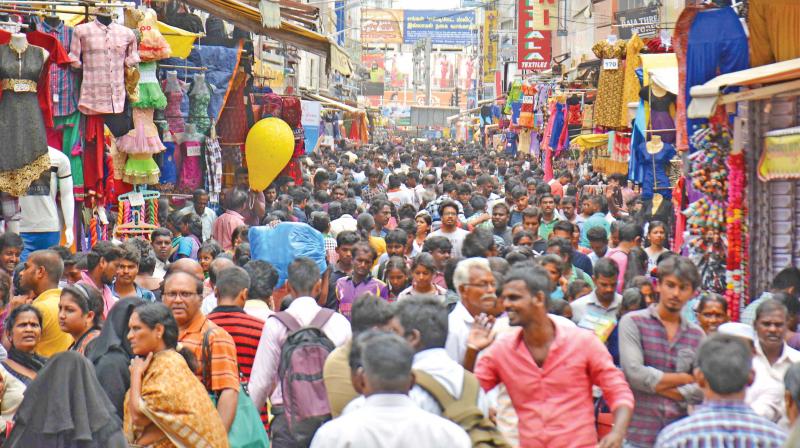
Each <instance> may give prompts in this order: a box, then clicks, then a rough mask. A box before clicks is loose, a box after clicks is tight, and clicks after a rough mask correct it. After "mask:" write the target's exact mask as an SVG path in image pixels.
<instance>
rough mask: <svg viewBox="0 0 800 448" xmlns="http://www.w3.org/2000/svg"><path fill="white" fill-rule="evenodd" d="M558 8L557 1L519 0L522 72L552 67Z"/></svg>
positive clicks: (520, 62) (518, 40)
mask: <svg viewBox="0 0 800 448" xmlns="http://www.w3.org/2000/svg"><path fill="white" fill-rule="evenodd" d="M554 7H557V5H556V4H555V0H519V9H518V11H519V23H518V24H517V65H518V67H519V69H520V70H536V71H543V70H547V69H549V68H550V66H551V59H552V52H553V47H552V46H553V41H552V31H551V29H552V28H551V27H552V26H553V23H554V22H555V21H556V20H555V14H553V15H552V16H551V12H552V8H554Z"/></svg>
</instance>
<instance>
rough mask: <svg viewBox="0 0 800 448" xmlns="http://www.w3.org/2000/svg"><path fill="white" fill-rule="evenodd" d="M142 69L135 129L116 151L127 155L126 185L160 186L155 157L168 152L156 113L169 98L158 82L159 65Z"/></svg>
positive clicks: (152, 63)
mask: <svg viewBox="0 0 800 448" xmlns="http://www.w3.org/2000/svg"><path fill="white" fill-rule="evenodd" d="M151 51H153V50H151ZM139 69H140V73H141V76H140V78H139V101H137V102H135V103H133V104H132V106H133V112H132V114H133V123H134V128H133V129H132V130H131V131H129V132H128V133H127V134H125V135H123V136H122V137H120V138H119V139H118V140H117V149H118V150H119V151H120V152H123V153H125V154H128V159H127V162H126V163H125V171H124V173H123V176H122V179H123V180H124V181H125V182H128V183H130V184H155V183H158V180H159V174H160V172H159V169H158V165H157V164H156V163H155V161H154V160H153V154H158V153H160V152H161V151H163V150H164V149H166V148H165V146H164V145H163V144H162V143H161V138H160V136H159V132H158V128H157V127H156V125H155V123H154V122H153V113H154V111H155V109H156V108H158V109H163V108H165V107H166V106H167V98H166V96H164V93H163V92H162V91H161V87H160V86H159V83H158V79H157V78H156V63H155V62H143V63H142V64H140V66H139Z"/></svg>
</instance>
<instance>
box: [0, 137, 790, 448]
mask: <svg viewBox="0 0 800 448" xmlns="http://www.w3.org/2000/svg"><path fill="white" fill-rule="evenodd" d="M525 157H526V156H524V155H521V156H520V157H519V158H515V159H512V158H510V157H508V156H506V155H505V154H495V153H493V152H488V151H485V150H483V149H479V148H473V147H465V146H458V145H455V144H451V143H447V142H436V143H435V144H433V143H431V142H426V143H412V142H405V144H404V145H398V144H390V143H388V142H387V143H383V144H381V145H379V146H377V147H366V148H361V149H355V148H339V149H338V150H337V151H336V152H326V151H322V152H320V153H316V154H314V155H312V156H310V157H308V158H307V159H305V160H304V161H303V170H304V173H305V179H304V180H303V182H302V184H300V183H299V182H295V181H294V180H292V179H291V178H288V177H279V178H278V179H276V180H275V181H274V182H273V183H272V184H271V185H270V186H269V187H268V188H267V189H266V190H265V191H253V190H251V189H250V186H249V181H248V172H247V170H246V169H244V168H240V169H239V170H237V172H236V179H235V184H234V185H233V186H232V187H231V188H229V189H226V190H225V191H223V192H222V195H221V201H222V204H224V207H222V208H221V209H218V210H215V209H212V207H211V205H210V203H209V194H208V193H207V192H205V191H203V190H197V191H195V192H194V194H193V196H192V200H191V203H187V204H182V205H181V206H178V205H177V204H169V205H170V207H161V211H162V213H164V214H165V216H164V219H163V220H162V222H164V223H165V224H166V226H165V227H164V228H158V229H157V230H155V231H153V233H152V234H151V235H150V238H148V239H139V238H133V239H128V240H126V241H124V242H120V241H100V242H98V243H97V244H95V245H94V247H92V248H91V250H89V251H88V252H85V253H77V254H74V253H72V252H70V251H69V250H68V249H66V248H64V247H53V248H51V249H49V250H39V251H33V252H31V253H30V254H28V255H27V257H26V258H25V259H21V258H20V256H21V254H22V253H23V249H24V243H23V240H22V239H21V238H20V237H19V236H18V235H16V234H14V233H10V232H8V233H5V234H2V235H0V298H2V302H3V303H4V304H5V305H4V307H3V310H2V316H0V317H1V318H2V319H0V321H2V323H1V324H0V326H1V327H2V328H0V333H1V334H2V347H1V348H2V350H0V358H1V359H2V364H1V365H0V378H2V380H1V381H0V422H1V423H3V424H5V425H6V428H5V429H6V430H5V431H0V432H2V433H3V436H4V437H5V441H4V444H3V446H9V447H32V446H56V444H57V446H98V447H118V446H119V447H121V446H128V445H130V446H152V447H169V446H176V447H183V446H192V447H204V446H207V447H227V446H267V443H270V444H271V446H274V447H277V448H284V447H299V446H311V447H314V448H328V447H378V446H380V447H408V446H418V447H444V446H448V447H450V446H452V447H470V446H482V447H484V446H487V447H488V446H497V447H501V446H502V447H511V446H521V447H555V448H558V447H564V448H576V447H578V448H580V447H590V446H599V447H602V448H619V447H623V446H624V447H634V448H645V447H653V446H656V447H662V448H672V447H675V448H679V447H681V448H683V447H703V446H707V447H717V446H718V447H722V446H726V447H734V446H735V447H765V448H769V447H782V446H789V447H796V446H800V436H798V435H793V436H790V434H791V433H792V429H793V428H794V427H796V426H797V419H798V417H799V416H800V351H798V350H797V349H800V333H798V329H797V326H798V319H799V318H800V302H798V296H800V271H799V270H798V269H796V268H793V267H789V268H786V269H784V270H783V271H781V272H780V273H779V274H778V275H777V276H776V277H775V279H774V281H773V283H772V288H771V289H770V291H765V292H764V294H763V295H761V296H760V297H756V298H754V299H755V300H753V301H752V303H751V304H750V305H749V306H748V308H747V309H746V310H745V311H744V313H743V317H742V322H729V317H728V316H729V314H728V311H729V310H728V309H727V306H728V304H727V302H726V300H725V299H724V298H723V297H721V296H719V295H717V294H714V293H712V292H708V291H703V290H702V289H701V287H700V285H701V278H700V273H699V272H698V269H697V267H696V266H695V264H694V263H693V262H692V261H691V260H690V259H688V258H686V257H683V256H681V255H680V254H676V253H674V252H672V251H670V250H668V247H670V244H669V242H670V241H671V235H670V231H671V229H670V227H669V225H668V224H665V223H663V222H659V221H653V220H648V219H647V213H646V210H642V201H641V200H640V199H639V198H638V191H637V189H636V188H634V187H633V186H628V184H627V182H626V181H625V179H624V178H623V179H620V178H617V177H613V178H611V179H603V178H602V176H599V175H596V174H593V173H591V172H590V173H588V174H585V175H581V176H578V175H577V174H575V173H573V172H570V171H569V170H564V171H561V172H558V173H556V175H555V176H553V177H554V179H552V180H545V177H546V176H545V172H544V171H543V170H542V169H541V168H540V167H539V166H537V165H536V162H534V161H532V160H528V159H525ZM586 185H600V186H601V188H600V190H599V194H591V193H589V192H587V190H586V189H585V188H583V187H584V186H586ZM165 205H166V204H165ZM287 222H288V223H295V224H293V225H300V226H305V225H308V226H310V227H312V228H313V229H315V230H316V231H318V232H319V233H320V234H322V236H323V238H324V251H325V253H324V254H321V256H322V257H324V259H325V260H326V263H325V266H326V268H323V269H322V270H321V268H320V263H318V262H317V261H315V260H312V259H310V258H305V257H298V258H295V259H294V260H293V261H292V262H291V263H290V264H289V265H288V266H286V267H285V270H286V281H285V283H283V284H279V277H280V276H279V273H278V269H277V267H276V266H273V265H272V264H270V263H268V262H267V261H264V260H263V258H265V257H264V256H261V255H260V254H257V253H252V254H251V251H250V245H249V242H248V235H249V228H250V227H253V226H270V227H276V226H280V225H284V224H283V223H287ZM254 421H255V425H253V422H254ZM247 425H249V426H247ZM245 427H247V430H245V429H244V428H245ZM790 437H792V438H791V439H790ZM267 438H269V441H268V440H267ZM243 440H247V441H248V442H247V443H250V445H243V443H244V442H243ZM259 443H260V444H261V445H259Z"/></svg>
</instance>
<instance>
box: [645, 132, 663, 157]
mask: <svg viewBox="0 0 800 448" xmlns="http://www.w3.org/2000/svg"><path fill="white" fill-rule="evenodd" d="M662 149H664V142H663V141H661V136H660V135H653V137H652V138H651V139H650V141H649V142H647V152H648V153H650V154H658V153H660V152H661V150H662Z"/></svg>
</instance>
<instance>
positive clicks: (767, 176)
mask: <svg viewBox="0 0 800 448" xmlns="http://www.w3.org/2000/svg"><path fill="white" fill-rule="evenodd" d="M758 178H759V180H761V181H763V182H767V181H770V180H779V179H800V134H793V135H781V136H776V137H767V138H765V139H764V152H763V153H762V154H761V160H759V161H758Z"/></svg>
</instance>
